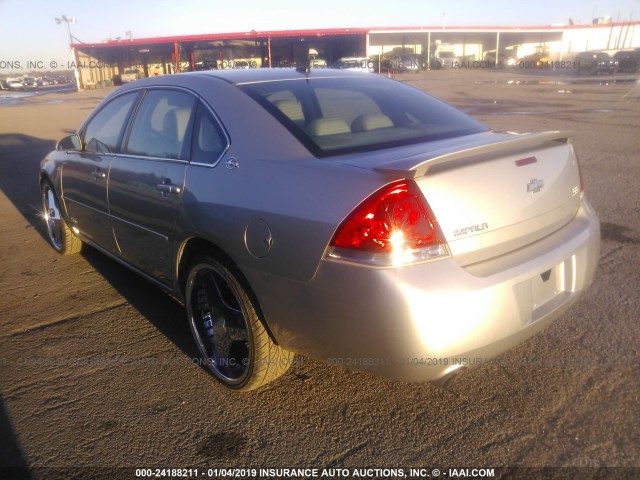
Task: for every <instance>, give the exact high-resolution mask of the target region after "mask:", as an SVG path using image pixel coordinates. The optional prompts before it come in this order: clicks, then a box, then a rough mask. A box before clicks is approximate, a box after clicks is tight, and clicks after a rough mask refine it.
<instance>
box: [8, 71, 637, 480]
mask: <svg viewBox="0 0 640 480" xmlns="http://www.w3.org/2000/svg"><path fill="white" fill-rule="evenodd" d="M398 78H399V79H400V80H403V81H407V82H408V83H410V84H412V85H415V86H417V87H418V88H422V89H424V90H426V91H429V92H431V93H433V94H434V95H436V96H439V97H441V98H443V99H445V100H447V101H449V102H451V103H453V104H454V105H456V106H458V107H460V108H462V109H463V110H465V111H467V112H469V113H470V114H472V115H474V116H475V117H477V118H479V119H481V120H483V121H485V122H486V123H487V124H489V125H490V126H492V127H494V128H496V129H504V130H512V131H519V132H525V131H536V130H553V129H569V130H573V131H574V132H575V133H574V136H573V141H574V144H575V146H576V149H577V152H578V155H579V157H580V160H581V162H582V166H583V174H584V181H585V185H586V191H587V194H588V196H589V198H590V200H591V202H592V204H593V205H594V207H595V209H596V210H597V212H598V213H599V215H600V218H601V221H602V237H603V238H602V240H603V243H602V255H601V260H600V266H599V269H598V272H597V275H596V280H595V282H594V283H593V285H592V286H591V287H590V289H589V291H588V293H587V294H586V296H584V297H583V299H582V300H581V301H580V302H579V303H578V304H577V305H576V306H575V307H574V308H573V309H572V310H570V312H569V313H567V314H566V315H565V316H564V317H563V318H561V319H560V320H558V321H557V322H556V323H555V324H553V325H552V326H551V327H550V328H548V329H547V330H545V331H544V332H543V333H541V334H540V335H538V336H537V337H535V338H533V339H531V340H530V341H528V342H526V343H525V344H523V345H521V346H520V347H518V348H516V349H514V350H512V351H510V352H508V353H507V354H505V355H504V356H503V357H502V364H501V365H499V366H481V367H476V368H473V369H467V370H466V371H464V372H462V373H461V374H460V375H459V376H458V377H457V378H456V379H455V380H454V382H453V384H452V386H451V388H450V389H449V390H442V389H439V388H437V387H435V386H432V385H431V384H418V385H415V384H404V383H393V382H389V381H386V380H381V379H377V378H373V377H370V376H368V375H365V374H361V373H352V372H349V371H347V370H344V369H341V368H337V367H331V366H328V365H325V364H321V363H318V362H316V361H311V360H308V359H305V358H301V359H300V364H299V365H295V366H294V367H292V368H291V369H290V370H289V372H288V373H287V374H286V375H285V376H284V377H283V378H282V379H281V380H280V381H278V382H276V383H274V384H273V385H271V386H270V387H268V388H266V389H263V390H260V391H257V392H254V393H251V394H246V395H241V396H237V395H231V394H228V393H225V392H222V391H221V390H220V389H219V388H217V386H216V384H215V382H214V381H213V380H211V378H210V377H209V376H208V375H207V374H206V373H205V372H204V371H203V370H202V369H200V368H199V367H198V366H197V365H194V364H192V362H191V358H193V357H196V351H195V348H194V347H193V345H192V342H191V338H190V333H189V329H188V326H187V324H186V321H185V315H184V312H183V311H182V309H181V308H180V307H179V306H178V305H176V304H175V303H174V302H173V301H172V300H170V299H169V298H168V297H167V296H166V295H164V294H163V293H162V292H160V291H159V290H157V289H156V288H155V287H153V286H151V285H148V284H146V283H145V282H144V281H142V280H140V279H139V278H138V277H137V276H135V275H134V274H132V273H129V272H128V271H127V270H125V269H124V268H122V267H120V266H118V265H117V264H115V263H114V262H112V261H109V260H107V259H106V258H105V257H103V256H102V255H100V254H98V253H96V252H94V251H91V250H88V251H87V252H85V253H83V254H81V255H78V256H73V257H65V258H63V257H60V256H58V255H57V254H56V253H55V252H54V251H53V250H52V249H51V248H50V247H49V246H48V245H47V242H46V240H45V238H44V230H43V225H42V222H41V220H40V217H39V211H40V207H39V193H38V188H37V183H36V176H37V170H38V166H39V162H40V159H41V158H42V157H43V156H44V155H45V153H46V152H47V151H49V150H50V149H52V148H53V146H54V141H55V140H56V139H59V138H61V137H62V136H64V135H65V133H66V132H69V131H73V130H75V128H77V127H78V125H79V124H80V122H81V121H82V119H83V118H84V117H85V116H86V115H87V114H88V113H89V112H90V111H91V109H92V107H93V106H94V105H95V104H96V103H97V102H98V101H99V99H100V98H101V97H102V96H103V95H105V93H106V91H89V92H82V93H74V94H66V95H65V94H51V95H46V96H37V97H29V98H27V99H25V101H24V103H20V104H17V105H13V106H3V107H0V190H1V192H0V218H1V219H2V220H1V221H0V292H2V293H1V294H2V297H1V300H0V466H3V467H7V466H17V467H24V466H27V467H31V468H33V469H35V470H34V471H33V472H32V475H33V476H34V477H36V478H49V477H52V476H56V475H58V476H60V477H66V478H68V477H71V476H74V475H76V476H83V477H85V476H86V477H91V476H95V475H98V474H99V473H100V472H102V473H105V472H106V473H108V474H109V475H112V476H114V477H123V478H134V474H135V472H134V471H133V470H131V469H129V470H107V469H106V468H111V467H154V468H155V467H169V468H178V467H181V468H200V469H203V468H206V467H209V468H221V467H227V468H230V467H270V468H293V467H313V468H348V469H353V468H364V467H401V468H404V469H405V474H408V468H409V467H416V466H421V467H427V468H428V469H429V470H428V471H429V472H430V471H431V468H433V467H438V468H440V469H446V468H450V467H453V468H463V467H465V468H466V467H468V468H474V467H475V468H484V467H495V468H498V469H499V468H500V467H507V466H512V467H564V468H567V467H577V468H580V469H581V470H579V472H578V474H579V475H580V476H581V477H583V478H604V477H607V478H613V477H612V476H615V478H633V477H634V476H635V477H636V478H637V477H638V476H640V433H639V425H640V398H639V396H640V395H639V394H640V368H639V367H640V322H639V320H640V295H638V290H639V289H640V274H639V273H638V265H640V248H639V244H640V188H639V185H640V183H639V182H640V136H639V135H638V132H639V131H640V83H638V82H637V81H636V80H635V79H632V80H627V79H628V77H622V76H618V77H615V78H616V81H615V82H613V81H610V80H607V79H606V78H605V77H602V78H600V77H576V76H574V75H573V74H569V73H567V74H564V75H563V74H562V73H555V72H554V74H552V75H549V74H548V73H538V72H523V71H520V70H515V71H513V72H492V71H438V72H429V73H420V74H417V75H416V74H407V75H403V76H399V77H398ZM607 78H608V77H607ZM602 467H608V468H617V469H610V470H600V468H602ZM622 467H635V470H620V469H619V468H622ZM59 469H62V470H59ZM201 472H202V470H201ZM351 472H352V471H351ZM497 472H498V473H499V474H500V475H504V476H505V477H506V476H510V475H511V474H513V471H505V470H500V469H499V470H498V471H497ZM518 472H519V473H520V474H521V475H525V476H526V477H529V478H533V477H535V476H538V475H541V474H542V473H543V472H541V471H540V470H535V471H531V470H520V471H517V472H516V473H518ZM523 472H524V473H523ZM9 473H10V472H9V471H7V470H5V471H4V475H5V478H6V476H7V475H9ZM362 473H364V474H365V476H367V477H374V476H377V475H378V473H379V472H375V471H365V472H362ZM445 473H446V474H447V475H446V476H452V472H449V471H447V470H444V472H443V475H444V474H445ZM453 473H455V472H453ZM544 473H545V474H549V475H553V476H559V475H565V476H568V477H569V476H573V475H574V473H575V471H573V470H566V469H565V470H563V469H556V470H548V471H545V472H544ZM2 475H3V473H2V472H0V476H2ZM352 476H353V475H352ZM568 477H567V478H568Z"/></svg>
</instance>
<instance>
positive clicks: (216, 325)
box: [185, 256, 294, 392]
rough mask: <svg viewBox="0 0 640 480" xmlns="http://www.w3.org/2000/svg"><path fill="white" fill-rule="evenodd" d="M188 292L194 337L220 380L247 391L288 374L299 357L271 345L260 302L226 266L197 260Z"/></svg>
mask: <svg viewBox="0 0 640 480" xmlns="http://www.w3.org/2000/svg"><path fill="white" fill-rule="evenodd" d="M185 290H186V296H185V298H186V304H187V315H188V317H189V326H190V327H191V333H192V334H193V338H194V340H195V343H196V346H197V347H198V350H199V352H200V357H201V359H202V361H203V363H204V365H205V367H206V369H207V370H208V371H209V373H211V374H212V375H213V377H214V378H215V379H216V380H218V381H219V382H220V383H222V384H223V385H224V386H225V387H227V388H230V389H233V390H237V391H243V392H246V391H250V390H254V389H256V388H259V387H261V386H263V385H265V384H267V383H269V382H271V381H273V380H275V379H276V378H278V377H280V376H281V375H282V374H284V372H286V371H287V369H288V368H289V365H290V364H291V362H292V361H293V357H294V354H293V353H291V352H288V351H286V350H284V349H282V348H281V347H279V346H278V345H276V344H274V343H273V342H272V341H271V338H270V337H269V334H268V333H267V331H266V330H265V328H264V326H263V324H262V322H261V321H260V317H259V315H260V314H259V311H260V310H259V308H258V307H257V302H255V301H254V300H252V296H251V295H250V293H249V291H248V289H247V288H245V287H244V286H243V284H242V282H241V281H239V279H238V277H237V276H236V275H235V274H234V273H232V271H231V270H230V269H229V268H228V267H227V266H226V265H224V264H223V263H222V262H220V261H218V260H217V259H216V258H214V257H212V256H202V257H199V258H197V259H196V260H195V261H194V262H193V264H192V266H191V269H190V270H189V275H188V277H187V285H186V289H185Z"/></svg>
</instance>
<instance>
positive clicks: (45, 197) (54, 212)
mask: <svg viewBox="0 0 640 480" xmlns="http://www.w3.org/2000/svg"><path fill="white" fill-rule="evenodd" d="M41 192H42V209H43V216H44V220H45V222H46V225H47V235H48V237H49V243H51V246H52V247H53V248H54V249H55V250H56V251H57V252H58V253H60V254H62V255H73V254H74V253H78V252H79V251H80V250H82V240H80V239H79V238H78V237H76V236H75V234H74V233H73V231H72V230H71V229H70V228H69V225H67V222H66V221H65V219H64V217H63V216H62V211H61V209H60V203H59V201H58V197H57V196H56V193H55V192H54V191H53V187H51V184H50V183H49V182H47V181H45V182H43V183H42V188H41Z"/></svg>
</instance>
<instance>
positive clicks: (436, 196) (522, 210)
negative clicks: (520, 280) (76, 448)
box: [373, 132, 581, 265]
mask: <svg viewBox="0 0 640 480" xmlns="http://www.w3.org/2000/svg"><path fill="white" fill-rule="evenodd" d="M472 137H473V138H462V139H460V141H459V142H457V143H458V148H455V147H456V145H455V142H451V141H448V142H446V145H441V146H440V148H436V149H433V150H430V151H429V152H428V153H423V154H417V155H415V154H414V155H411V156H407V157H404V158H400V159H397V160H393V161H390V162H384V163H379V164H377V165H376V166H374V167H373V169H374V170H377V171H379V172H384V173H388V174H391V175H393V176H399V177H405V178H413V179H414V180H415V181H416V183H417V184H418V186H419V187H420V189H421V190H422V192H423V194H424V196H425V198H426V199H427V202H428V203H429V205H430V207H431V209H432V211H433V213H434V215H435V217H436V219H437V221H438V223H439V225H440V228H441V229H442V232H443V234H444V237H445V238H446V240H447V242H448V244H449V248H450V250H451V253H452V255H453V256H454V257H455V258H456V259H457V261H458V262H459V263H461V264H462V265H469V264H473V263H476V262H479V261H483V260H486V259H488V258H493V257H495V256H498V255H501V254H504V253H507V252H510V251H513V250H516V249H518V248H520V247H522V246H525V245H527V244H530V243H533V242H535V241H536V240H538V239H540V238H542V237H544V236H546V235H549V234H550V233H552V232H553V231H555V230H557V229H559V228H561V227H562V226H563V225H565V224H566V223H568V222H569V221H570V220H571V218H573V217H574V216H575V214H576V212H577V210H578V208H579V205H580V193H581V180H580V173H579V169H578V165H577V160H576V157H575V154H574V151H573V148H572V146H571V145H570V144H569V142H568V135H567V133H566V132H544V133H540V134H523V135H517V134H504V133H495V132H490V133H486V134H480V135H473V136H472Z"/></svg>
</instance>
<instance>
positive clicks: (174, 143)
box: [126, 90, 196, 160]
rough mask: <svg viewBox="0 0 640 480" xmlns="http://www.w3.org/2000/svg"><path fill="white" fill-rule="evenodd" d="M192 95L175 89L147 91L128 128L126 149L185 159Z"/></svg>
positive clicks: (142, 153)
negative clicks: (131, 124) (129, 130)
mask: <svg viewBox="0 0 640 480" xmlns="http://www.w3.org/2000/svg"><path fill="white" fill-rule="evenodd" d="M195 104H196V103H195V98H194V97H193V95H190V94H189V93H186V92H181V91H177V90H149V91H148V92H147V93H146V94H145V96H144V98H143V99H142V103H141V105H140V108H139V109H138V112H137V113H136V116H135V119H134V120H133V126H132V127H131V133H130V134H129V140H128V142H127V147H126V152H127V153H129V154H132V155H141V156H145V157H157V158H171V159H180V160H187V159H188V158H189V154H190V148H189V147H190V143H191V142H190V141H189V140H190V138H191V124H192V118H193V113H194V110H195Z"/></svg>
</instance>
